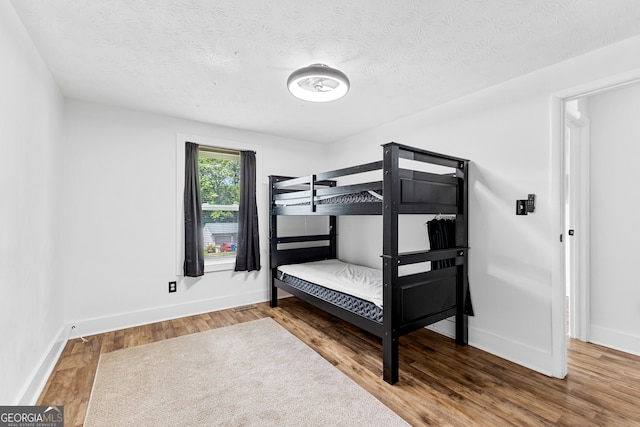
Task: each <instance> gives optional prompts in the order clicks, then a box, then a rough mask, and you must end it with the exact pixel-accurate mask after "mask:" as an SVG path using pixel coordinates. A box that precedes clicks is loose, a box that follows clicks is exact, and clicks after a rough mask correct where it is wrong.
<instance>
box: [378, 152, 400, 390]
mask: <svg viewBox="0 0 640 427" xmlns="http://www.w3.org/2000/svg"><path fill="white" fill-rule="evenodd" d="M383 147H384V148H383V150H384V155H383V171H384V172H383V179H382V181H383V194H385V198H384V205H383V207H382V209H383V211H382V224H383V231H382V260H383V263H382V264H383V265H382V280H383V286H384V288H383V304H382V316H383V324H384V334H383V336H382V369H383V378H384V380H385V381H386V382H388V383H389V384H394V383H396V382H398V379H399V378H398V377H399V375H398V370H399V369H398V310H397V309H396V304H397V303H398V298H397V297H398V295H397V292H396V287H395V283H396V278H397V277H398V208H399V205H400V178H399V173H398V162H399V158H400V149H399V147H398V145H396V144H394V143H390V144H385V145H383ZM388 195H391V196H392V197H388Z"/></svg>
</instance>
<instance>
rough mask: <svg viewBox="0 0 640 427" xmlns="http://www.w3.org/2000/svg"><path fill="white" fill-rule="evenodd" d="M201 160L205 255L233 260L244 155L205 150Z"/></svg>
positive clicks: (227, 151) (233, 152)
mask: <svg viewBox="0 0 640 427" xmlns="http://www.w3.org/2000/svg"><path fill="white" fill-rule="evenodd" d="M198 157H199V158H198V160H199V164H200V192H201V197H202V224H203V227H204V230H203V231H204V232H203V234H204V255H205V257H206V258H222V257H233V256H235V255H236V242H237V238H238V203H239V201H240V153H239V152H238V151H231V150H216V149H209V148H201V149H200V155H199V156H198Z"/></svg>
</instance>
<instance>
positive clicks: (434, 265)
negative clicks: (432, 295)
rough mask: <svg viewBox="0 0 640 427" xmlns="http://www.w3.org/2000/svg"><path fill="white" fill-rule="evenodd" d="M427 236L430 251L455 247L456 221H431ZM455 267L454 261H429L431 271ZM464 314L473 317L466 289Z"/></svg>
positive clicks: (468, 292) (428, 223)
mask: <svg viewBox="0 0 640 427" xmlns="http://www.w3.org/2000/svg"><path fill="white" fill-rule="evenodd" d="M427 234H428V235H429V245H430V247H431V249H448V248H455V247H456V220H455V219H454V218H451V219H444V218H439V219H436V218H434V219H432V220H431V221H428V222H427ZM453 266H455V259H454V258H449V259H443V260H438V261H431V269H432V270H439V269H441V268H447V267H453ZM464 314H466V315H467V316H473V315H474V314H473V305H472V304H471V292H470V291H469V289H468V288H467V298H466V303H465V306H464Z"/></svg>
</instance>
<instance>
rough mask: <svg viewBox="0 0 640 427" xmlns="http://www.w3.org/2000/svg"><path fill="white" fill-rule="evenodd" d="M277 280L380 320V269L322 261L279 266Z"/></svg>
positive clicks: (336, 261)
mask: <svg viewBox="0 0 640 427" xmlns="http://www.w3.org/2000/svg"><path fill="white" fill-rule="evenodd" d="M278 279H280V280H282V281H283V282H286V283H288V284H289V285H291V286H293V287H295V288H297V289H300V290H302V291H304V292H306V293H308V294H310V295H313V296H315V297H317V298H320V299H323V300H325V301H327V302H330V303H332V304H335V305H338V306H340V307H342V308H345V309H347V310H349V311H352V312H354V313H357V314H359V315H361V316H363V317H366V318H369V319H371V320H374V321H376V322H379V323H382V271H381V270H377V269H375V268H369V267H364V266H360V265H354V264H348V263H344V262H342V261H338V260H325V261H316V262H308V263H303V264H290V265H281V266H280V267H278Z"/></svg>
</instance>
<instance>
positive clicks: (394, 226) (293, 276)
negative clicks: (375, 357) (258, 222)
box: [269, 142, 469, 384]
mask: <svg viewBox="0 0 640 427" xmlns="http://www.w3.org/2000/svg"><path fill="white" fill-rule="evenodd" d="M382 147H383V159H382V160H381V161H376V162H372V163H367V164H362V165H358V166H353V167H349V168H345V169H339V170H334V171H330V172H324V173H318V174H314V175H309V176H304V177H297V178H296V177H285V176H274V175H272V176H270V177H269V184H270V185H269V187H270V201H271V208H270V227H269V243H270V257H269V262H270V268H271V306H272V307H277V305H278V289H282V290H284V291H286V292H288V293H290V294H293V295H294V296H296V297H298V298H300V299H302V300H304V301H307V302H309V303H311V304H312V305H314V306H317V307H319V308H321V309H323V310H325V311H327V312H328V313H330V314H332V315H334V316H337V317H339V318H341V319H343V320H346V321H347V322H350V323H352V324H354V325H356V326H358V327H360V328H362V329H364V330H365V331H368V332H370V333H372V334H374V335H376V336H378V337H380V338H381V339H382V348H383V350H382V353H383V354H382V366H383V378H384V380H385V381H386V382H388V383H390V384H394V383H396V382H397V381H398V378H399V374H398V371H399V366H398V365H399V362H398V338H399V337H400V336H403V335H406V334H408V333H410V332H412V331H415V330H417V329H419V328H422V327H424V326H427V325H430V324H432V323H435V322H438V321H440V320H443V319H446V318H449V317H451V316H455V341H456V343H457V344H459V345H466V344H467V342H468V331H467V325H468V320H467V314H466V312H465V305H467V303H468V301H467V298H468V287H469V284H468V279H467V269H468V218H467V208H468V168H469V161H468V160H465V159H460V158H457V157H452V156H447V155H443V154H438V153H434V152H430V151H426V150H422V149H418V148H413V147H409V146H405V145H402V144H398V143H395V142H390V143H388V144H384V145H383V146H382ZM403 159H406V160H409V161H406V160H403ZM401 163H402V167H401ZM407 163H408V164H409V165H410V166H409V167H408V168H407V167H406V166H405V164H407ZM420 164H431V165H438V166H445V167H447V168H452V169H448V171H449V170H454V172H452V173H447V174H438V173H432V172H425V171H424V170H425V168H424V167H417V166H416V165H420ZM412 165H413V166H412ZM372 171H381V173H382V180H381V181H371V182H364V183H363V182H357V183H355V184H354V183H352V182H353V181H357V178H358V177H362V176H364V177H365V178H364V179H365V180H366V178H367V177H369V176H370V175H371V174H368V172H372ZM372 173H377V174H378V175H379V174H380V172H372ZM354 178H355V179H354ZM345 181H347V182H348V183H346V184H345V183H344V182H345ZM340 184H342V185H340ZM405 214H436V215H437V214H450V215H455V246H454V247H450V248H446V249H437V250H435V249H433V250H429V249H426V250H422V251H415V252H404V253H400V252H399V251H398V240H399V236H398V222H399V218H400V217H401V215H405ZM289 215H323V216H327V217H328V232H327V233H326V234H319V235H304V236H300V235H296V236H286V237H283V236H280V235H279V234H278V217H281V216H289ZM340 215H382V224H383V233H382V234H383V242H382V243H383V244H382V249H383V253H382V255H381V259H382V270H381V274H378V275H379V279H378V280H379V282H380V283H379V285H380V287H378V288H377V289H378V290H377V291H376V290H373V291H372V292H373V293H374V294H375V293H376V292H377V297H375V295H374V297H373V298H372V297H371V296H370V295H360V294H358V293H357V292H350V291H349V290H348V289H347V290H344V289H340V288H339V287H338V289H337V290H336V289H334V288H335V287H332V286H331V285H330V284H327V283H325V282H324V281H323V280H325V279H321V276H324V274H322V273H318V275H317V277H318V280H315V278H316V273H314V271H315V270H313V269H312V268H315V267H319V268H320V270H323V269H329V270H331V271H334V270H337V271H338V274H339V275H341V276H347V277H355V279H354V280H355V281H360V279H361V278H362V277H363V275H364V276H367V275H370V274H373V275H374V276H375V272H372V271H369V270H368V269H366V268H365V270H366V271H362V270H354V271H355V272H354V271H352V270H353V268H355V269H358V268H359V267H353V266H350V265H348V264H344V263H342V262H340V261H338V260H337V259H336V258H337V257H336V254H337V248H336V247H337V221H336V217H337V216H340ZM443 260H446V261H447V263H446V265H447V267H444V268H442V267H436V263H438V265H443V264H441V263H442V261H443ZM405 266H412V267H413V269H414V270H415V269H416V268H417V269H418V270H419V272H415V271H412V272H411V274H404V275H403V273H402V272H401V271H400V270H401V269H402V268H403V267H405ZM352 267H353V268H352ZM402 271H406V270H402ZM329 274H333V273H329ZM350 274H354V275H355V276H349V275H350ZM326 280H328V281H329V282H332V281H333V279H332V278H331V277H329V278H328V279H326ZM374 281H375V278H374ZM371 286H373V285H371V284H370V283H369V282H367V284H365V285H364V287H365V288H367V289H368V288H370V287H371ZM376 298H377V299H376Z"/></svg>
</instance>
